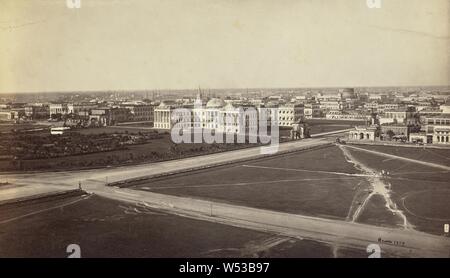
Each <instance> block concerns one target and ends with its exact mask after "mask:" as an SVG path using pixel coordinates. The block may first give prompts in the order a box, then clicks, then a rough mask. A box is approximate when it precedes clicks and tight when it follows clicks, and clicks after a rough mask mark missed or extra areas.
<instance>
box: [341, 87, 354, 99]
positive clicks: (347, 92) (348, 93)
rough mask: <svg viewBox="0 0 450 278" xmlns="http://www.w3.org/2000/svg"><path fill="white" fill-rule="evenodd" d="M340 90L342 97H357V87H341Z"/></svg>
mask: <svg viewBox="0 0 450 278" xmlns="http://www.w3.org/2000/svg"><path fill="white" fill-rule="evenodd" d="M339 92H340V93H341V94H342V98H355V89H353V88H345V89H341V90H339Z"/></svg>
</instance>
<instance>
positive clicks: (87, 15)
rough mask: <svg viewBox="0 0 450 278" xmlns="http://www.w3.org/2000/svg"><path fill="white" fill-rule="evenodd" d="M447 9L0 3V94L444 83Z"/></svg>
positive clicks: (148, 1) (433, 5)
mask: <svg viewBox="0 0 450 278" xmlns="http://www.w3.org/2000/svg"><path fill="white" fill-rule="evenodd" d="M449 9H450V4H449V1H448V0H426V1H425V0H381V8H380V9H376V8H375V9H369V8H368V6H367V4H366V0H284V1H283V0H276V1H275V0H273V1H269V0H267V1H266V0H239V1H238V0H81V8H80V9H69V8H68V7H67V5H66V0H0V92H24V91H28V92H29V91H74V90H104V89H171V88H173V89H181V88H196V87H198V86H199V85H200V86H201V87H204V88H231V87H239V88H246V87H309V86H319V87H323V86H404V85H405V86H406V85H448V84H449V79H450V77H449V76H450V73H449V67H450V64H449Z"/></svg>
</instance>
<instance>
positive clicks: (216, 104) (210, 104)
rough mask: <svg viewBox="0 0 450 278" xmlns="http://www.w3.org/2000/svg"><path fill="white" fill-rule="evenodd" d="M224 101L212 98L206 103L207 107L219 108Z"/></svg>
mask: <svg viewBox="0 0 450 278" xmlns="http://www.w3.org/2000/svg"><path fill="white" fill-rule="evenodd" d="M224 105H225V102H224V101H223V100H221V99H219V98H213V99H211V100H209V101H208V102H207V103H206V107H207V108H219V107H223V106H224Z"/></svg>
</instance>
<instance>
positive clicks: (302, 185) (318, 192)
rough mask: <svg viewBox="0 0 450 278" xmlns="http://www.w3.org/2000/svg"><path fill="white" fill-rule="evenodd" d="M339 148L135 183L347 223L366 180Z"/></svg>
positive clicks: (176, 193) (153, 188) (309, 151)
mask: <svg viewBox="0 0 450 278" xmlns="http://www.w3.org/2000/svg"><path fill="white" fill-rule="evenodd" d="M355 173H357V170H356V169H355V168H354V167H353V165H352V164H350V163H348V162H347V161H346V160H345V159H344V156H343V154H342V152H341V151H340V150H339V149H338V148H337V147H327V148H322V149H316V150H308V151H302V152H298V153H293V154H288V155H283V156H274V157H271V158H265V159H261V160H255V161H251V162H246V163H237V164H232V165H228V166H223V167H217V168H214V169H209V170H208V171H195V172H191V173H188V174H179V175H175V176H171V177H169V178H161V179H157V180H153V181H148V182H144V183H142V184H139V185H135V188H136V189H140V190H149V191H154V192H158V193H165V194H172V195H177V196H191V197H196V198H203V199H209V200H217V201H220V202H228V203H233V204H238V205H244V206H250V207H256V208H264V209H270V210H276V211H283V212H289V213H296V214H303V215H312V216H321V217H327V218H334V219H345V218H346V217H347V215H348V213H349V210H350V207H351V205H352V202H353V198H354V195H355V192H356V191H357V188H358V187H359V186H363V184H364V178H362V177H360V176H357V175H353V174H355Z"/></svg>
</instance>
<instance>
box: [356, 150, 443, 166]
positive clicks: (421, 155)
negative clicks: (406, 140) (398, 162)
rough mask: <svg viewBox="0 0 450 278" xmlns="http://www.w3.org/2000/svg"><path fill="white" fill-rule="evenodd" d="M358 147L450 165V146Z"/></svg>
mask: <svg viewBox="0 0 450 278" xmlns="http://www.w3.org/2000/svg"><path fill="white" fill-rule="evenodd" d="M358 147H359V148H363V149H368V150H373V151H380V152H384V153H389V154H393V155H398V156H403V157H407V158H412V159H417V160H421V161H427V162H432V163H438V164H442V165H446V166H450V148H449V149H437V148H426V147H425V148H424V147H401V146H376V145H358Z"/></svg>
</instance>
